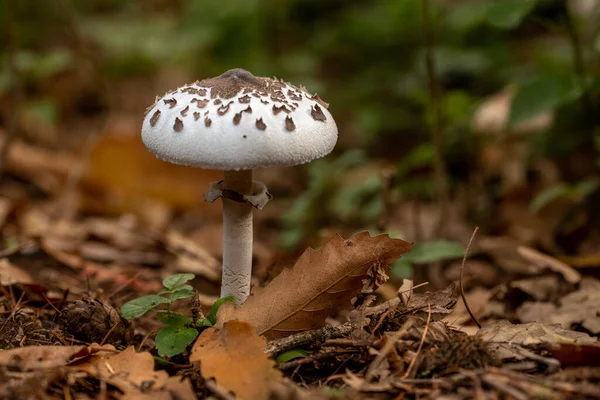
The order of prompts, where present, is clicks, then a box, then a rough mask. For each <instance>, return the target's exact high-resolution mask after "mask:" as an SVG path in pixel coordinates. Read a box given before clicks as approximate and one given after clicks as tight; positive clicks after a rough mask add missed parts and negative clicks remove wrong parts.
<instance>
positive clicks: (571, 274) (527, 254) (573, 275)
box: [517, 246, 581, 284]
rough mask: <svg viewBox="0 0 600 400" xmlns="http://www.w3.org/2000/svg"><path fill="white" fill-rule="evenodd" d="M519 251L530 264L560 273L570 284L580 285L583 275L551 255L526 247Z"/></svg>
mask: <svg viewBox="0 0 600 400" xmlns="http://www.w3.org/2000/svg"><path fill="white" fill-rule="evenodd" d="M517 251H518V252H519V254H520V255H521V256H522V257H523V258H524V259H526V260H527V261H529V262H530V263H532V264H534V265H536V266H538V267H540V268H548V269H551V270H552V271H555V272H558V273H559V274H561V275H562V276H563V277H564V278H565V280H566V281H567V282H569V283H573V284H575V283H579V281H580V280H581V274H580V273H579V272H577V271H576V270H574V269H573V268H572V267H570V266H569V265H568V264H566V263H564V262H562V261H560V260H557V259H556V258H554V257H550V256H549V255H546V254H543V253H540V252H539V251H537V250H534V249H532V248H529V247H525V246H519V247H517Z"/></svg>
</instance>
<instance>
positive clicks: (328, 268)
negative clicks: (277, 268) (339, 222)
mask: <svg viewBox="0 0 600 400" xmlns="http://www.w3.org/2000/svg"><path fill="white" fill-rule="evenodd" d="M410 247H411V244H410V243H408V242H405V241H404V240H400V239H392V238H390V237H389V236H388V235H378V236H374V237H372V236H371V235H370V234H369V233H368V232H360V233H357V234H356V235H354V236H352V237H351V238H350V239H347V240H346V239H344V238H342V237H341V236H340V235H335V236H334V237H333V238H331V239H330V240H329V241H328V242H327V243H325V245H323V247H322V248H321V249H320V250H313V249H308V250H306V251H305V252H304V254H302V256H300V258H299V259H298V261H297V262H296V264H295V265H294V267H293V268H291V269H284V270H283V271H282V272H281V274H279V275H278V276H277V277H276V278H275V279H274V280H273V281H272V282H271V283H270V284H269V285H267V286H266V287H264V288H262V289H257V290H256V291H255V293H253V294H252V295H251V296H250V297H249V298H248V300H246V302H245V303H244V304H243V305H242V306H241V307H240V308H238V309H234V308H233V306H231V305H226V306H225V307H221V309H220V310H219V314H218V315H217V323H218V325H219V324H222V323H223V322H224V321H229V320H232V319H237V320H241V321H248V322H251V323H252V325H253V326H254V327H255V330H256V332H257V333H258V334H259V335H264V336H265V337H267V338H268V339H274V338H278V337H283V336H287V335H290V334H292V333H295V332H299V331H305V330H310V329H314V328H317V327H319V326H321V325H322V324H323V322H324V321H325V319H326V318H327V317H328V316H330V315H331V314H333V313H335V312H337V311H339V310H341V309H343V308H345V307H348V306H350V300H351V299H352V298H353V297H354V296H356V295H357V294H358V292H359V291H360V290H361V289H364V288H369V289H372V290H374V289H376V288H377V287H378V286H380V285H381V284H382V283H383V282H385V280H386V279H387V275H386V272H387V271H389V268H390V263H391V262H393V261H394V260H396V259H397V258H398V257H400V255H401V254H403V253H406V252H407V251H408V250H409V249H410Z"/></svg>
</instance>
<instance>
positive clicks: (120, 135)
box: [83, 124, 222, 216]
mask: <svg viewBox="0 0 600 400" xmlns="http://www.w3.org/2000/svg"><path fill="white" fill-rule="evenodd" d="M221 178H222V173H221V172H219V171H214V170H206V169H195V168H188V167H184V166H181V165H175V164H171V163H167V162H164V161H161V160H159V159H157V158H156V157H155V156H154V154H152V153H151V152H149V151H148V150H147V149H146V147H145V146H144V144H143V143H142V141H141V140H140V139H139V127H137V126H135V127H130V126H125V125H123V126H117V125H116V124H115V125H113V126H111V127H110V129H109V131H108V132H107V133H106V134H105V135H103V136H102V138H101V139H100V140H99V141H98V143H97V144H96V147H95V148H94V150H93V152H92V154H91V155H90V161H89V167H88V170H87V171H86V174H85V176H84V178H83V183H84V184H85V185H86V186H89V187H92V188H96V189H97V191H102V192H106V193H108V194H109V196H108V197H109V200H110V201H105V202H104V207H105V209H108V210H113V211H115V212H128V211H135V210H136V209H138V208H139V207H140V202H141V201H143V200H145V199H154V200H157V201H160V202H163V203H165V204H167V205H169V206H171V207H174V208H178V209H182V208H183V209H186V208H194V209H202V212H203V213H204V214H205V215H209V214H210V215H212V216H219V215H220V214H221V207H220V205H215V204H212V205H211V204H208V203H206V202H204V201H201V200H200V199H202V196H203V195H204V192H205V191H206V190H207V189H208V187H209V185H210V183H211V182H213V181H218V180H220V179H221ZM92 200H93V199H92Z"/></svg>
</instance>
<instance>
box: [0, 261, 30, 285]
mask: <svg viewBox="0 0 600 400" xmlns="http://www.w3.org/2000/svg"><path fill="white" fill-rule="evenodd" d="M0 283H1V284H2V285H4V286H9V285H14V284H16V283H23V284H32V283H33V277H32V276H31V274H30V273H29V272H27V271H24V270H22V269H21V268H19V267H17V266H16V265H14V264H13V263H11V262H10V261H8V259H6V258H3V259H1V260H0Z"/></svg>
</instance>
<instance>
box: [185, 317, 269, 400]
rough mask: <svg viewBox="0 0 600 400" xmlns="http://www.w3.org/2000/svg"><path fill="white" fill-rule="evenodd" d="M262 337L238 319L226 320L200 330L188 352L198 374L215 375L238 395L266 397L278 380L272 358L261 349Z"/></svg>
mask: <svg viewBox="0 0 600 400" xmlns="http://www.w3.org/2000/svg"><path fill="white" fill-rule="evenodd" d="M265 345H266V343H265V341H264V340H263V339H262V338H260V337H259V336H258V335H257V334H256V333H255V332H254V331H253V330H252V326H251V325H250V324H248V323H246V322H242V321H229V322H225V323H224V324H223V327H222V328H221V329H215V328H209V329H207V330H205V331H204V332H202V334H201V335H200V337H199V338H198V340H196V343H194V347H193V348H192V354H191V355H190V361H191V362H195V361H200V369H201V373H202V376H203V377H204V378H206V379H210V378H215V379H216V381H217V383H218V384H219V386H222V387H223V388H225V389H227V390H230V391H232V392H234V393H235V394H236V396H237V397H238V398H240V399H252V400H261V399H268V398H269V395H270V392H271V389H272V388H274V387H275V386H276V385H277V383H278V382H279V381H280V380H281V372H280V371H279V370H276V369H275V368H273V367H274V366H275V362H274V361H273V360H271V359H270V358H269V355H268V354H266V353H265V352H264V350H263V349H264V348H265Z"/></svg>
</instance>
